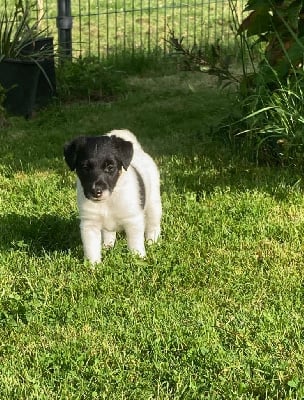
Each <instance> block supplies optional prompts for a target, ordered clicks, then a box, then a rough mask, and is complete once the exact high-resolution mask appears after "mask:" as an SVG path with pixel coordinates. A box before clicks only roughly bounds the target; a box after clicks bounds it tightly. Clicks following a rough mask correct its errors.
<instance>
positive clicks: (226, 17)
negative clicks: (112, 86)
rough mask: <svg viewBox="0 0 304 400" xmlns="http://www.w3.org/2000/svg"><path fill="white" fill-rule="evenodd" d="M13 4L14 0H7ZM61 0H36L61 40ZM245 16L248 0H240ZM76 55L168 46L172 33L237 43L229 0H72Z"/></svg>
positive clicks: (190, 41) (203, 41)
mask: <svg viewBox="0 0 304 400" xmlns="http://www.w3.org/2000/svg"><path fill="white" fill-rule="evenodd" d="M2 1H4V6H5V7H8V8H9V7H10V6H11V5H12V4H14V3H15V0H2ZM59 1H60V0H34V3H35V10H36V13H37V15H36V17H37V18H38V19H40V20H41V25H42V26H43V27H45V28H46V30H47V33H48V35H50V36H53V37H54V41H55V43H56V42H57V37H58V32H57V26H56V19H57V13H58V10H57V5H58V4H59ZM233 3H234V5H235V7H236V9H237V10H238V13H239V15H241V12H242V9H243V3H245V0H235V1H234V2H233ZM71 14H72V17H73V28H72V54H73V56H74V57H77V56H80V55H81V56H92V55H94V56H97V57H99V58H103V57H107V56H109V55H113V54H114V55H116V54H118V53H123V52H131V53H134V52H136V51H145V52H152V51H155V50H156V49H158V50H159V51H161V52H163V53H166V52H167V51H168V43H167V42H166V40H165V39H166V38H168V35H169V32H170V31H174V33H175V36H176V37H178V38H181V37H183V38H184V39H183V42H184V43H185V44H186V45H187V46H192V45H194V44H197V45H199V46H208V45H210V44H212V43H215V41H216V40H218V39H219V40H221V42H222V43H223V44H224V45H227V46H229V45H231V44H233V42H234V34H233V32H232V29H231V25H232V21H231V17H232V15H231V10H230V7H229V1H228V0H200V1H199V0H188V1H183V0H71Z"/></svg>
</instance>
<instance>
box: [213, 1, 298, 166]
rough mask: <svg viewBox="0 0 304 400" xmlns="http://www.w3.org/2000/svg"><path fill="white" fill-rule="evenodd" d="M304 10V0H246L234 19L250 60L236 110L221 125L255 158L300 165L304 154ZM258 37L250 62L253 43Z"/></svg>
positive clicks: (234, 141)
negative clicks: (241, 12)
mask: <svg viewBox="0 0 304 400" xmlns="http://www.w3.org/2000/svg"><path fill="white" fill-rule="evenodd" d="M230 4H231V7H232V9H233V1H232V0H230ZM303 11H304V1H298V0H291V1H284V0H283V1H280V2H275V1H271V0H266V1H263V2H261V1H258V0H248V1H247V4H246V6H245V8H244V12H246V13H247V16H246V18H244V20H243V21H242V22H241V23H238V20H237V17H235V19H234V21H235V29H236V31H237V37H238V38H239V43H240V47H241V52H242V53H243V57H242V59H243V60H246V59H247V60H248V59H249V60H251V65H250V68H249V69H248V66H246V65H245V64H244V63H243V65H242V72H243V73H242V76H241V79H239V86H238V98H237V104H236V107H235V108H236V109H237V110H238V111H237V112H236V113H235V115H233V116H231V117H230V118H229V120H228V121H227V124H226V125H225V126H224V127H222V128H224V130H225V131H226V132H228V133H229V137H230V138H231V139H232V142H233V143H234V144H235V143H237V145H238V146H237V148H238V149H239V148H240V149H241V151H243V152H246V154H247V153H248V152H249V154H251V155H253V156H254V157H255V159H256V161H257V162H261V161H263V162H266V163H279V164H283V165H286V164H288V165H289V164H293V165H300V164H301V163H302V161H303V158H304V152H303V144H304V132H303V117H302V115H303V111H304V107H303V100H302V99H303V90H304V89H303V88H304V81H303V77H304V76H303V72H304V70H303V63H302V59H303V53H304V44H303V43H304V22H303V20H302V18H301V15H302V13H303ZM253 40H255V42H253ZM251 43H254V44H251ZM261 43H263V45H262V47H260V49H262V54H261V57H260V61H259V62H258V63H254V61H253V60H254V57H253V49H254V45H257V44H258V45H259V46H260V45H261ZM248 71H249V72H248ZM222 128H221V129H220V132H221V133H222V132H223V129H222ZM239 145H240V147H239Z"/></svg>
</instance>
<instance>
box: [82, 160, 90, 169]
mask: <svg viewBox="0 0 304 400" xmlns="http://www.w3.org/2000/svg"><path fill="white" fill-rule="evenodd" d="M81 168H82V169H84V170H89V169H90V164H89V163H88V162H87V161H85V162H83V163H82V164H81Z"/></svg>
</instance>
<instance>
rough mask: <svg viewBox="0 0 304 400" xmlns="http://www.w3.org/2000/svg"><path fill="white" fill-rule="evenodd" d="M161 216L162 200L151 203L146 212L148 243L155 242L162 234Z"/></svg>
mask: <svg viewBox="0 0 304 400" xmlns="http://www.w3.org/2000/svg"><path fill="white" fill-rule="evenodd" d="M161 216H162V207H161V202H160V201H156V202H154V203H150V204H149V206H148V207H147V209H146V213H145V218H146V219H145V237H146V240H147V242H148V244H151V243H155V242H156V241H157V240H158V238H159V236H160V221H161Z"/></svg>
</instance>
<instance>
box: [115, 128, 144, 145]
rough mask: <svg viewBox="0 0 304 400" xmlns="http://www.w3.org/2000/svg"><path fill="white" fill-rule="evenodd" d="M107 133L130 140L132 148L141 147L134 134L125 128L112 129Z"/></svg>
mask: <svg viewBox="0 0 304 400" xmlns="http://www.w3.org/2000/svg"><path fill="white" fill-rule="evenodd" d="M107 135H108V136H117V137H120V138H121V139H124V140H127V141H128V142H131V143H132V144H133V147H134V148H137V149H141V145H140V144H139V142H138V140H137V139H136V137H135V135H134V134H133V133H132V132H130V131H129V130H127V129H114V130H113V131H111V132H109V133H107Z"/></svg>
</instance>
